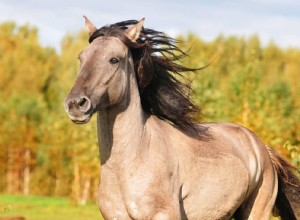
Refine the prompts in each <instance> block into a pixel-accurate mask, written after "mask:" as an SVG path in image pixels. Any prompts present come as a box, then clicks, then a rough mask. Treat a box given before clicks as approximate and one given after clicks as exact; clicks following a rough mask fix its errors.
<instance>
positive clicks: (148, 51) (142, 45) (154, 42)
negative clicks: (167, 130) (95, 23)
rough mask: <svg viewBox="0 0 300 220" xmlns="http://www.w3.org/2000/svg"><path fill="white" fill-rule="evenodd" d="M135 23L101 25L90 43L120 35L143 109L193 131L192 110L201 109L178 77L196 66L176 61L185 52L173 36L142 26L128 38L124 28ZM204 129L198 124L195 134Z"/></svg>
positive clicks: (187, 86) (181, 127)
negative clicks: (127, 52) (130, 57)
mask: <svg viewBox="0 0 300 220" xmlns="http://www.w3.org/2000/svg"><path fill="white" fill-rule="evenodd" d="M134 24H137V21H136V20H128V21H123V22H118V23H115V24H112V25H110V26H104V27H101V28H100V29H98V30H97V31H95V32H94V33H93V35H92V36H90V38H89V42H90V43H91V42H92V41H93V40H94V39H95V38H97V37H100V36H114V37H117V38H119V39H120V40H121V41H122V42H123V43H124V44H125V45H126V46H127V47H128V48H129V49H130V51H131V54H132V57H133V61H134V67H135V71H136V77H137V81H138V87H139V92H140V96H141V103H142V107H143V109H144V111H145V112H147V113H149V114H153V115H156V116H157V117H159V118H160V119H162V120H165V121H167V122H169V123H171V124H174V125H175V126H178V127H179V128H180V129H182V130H186V129H188V130H191V128H192V130H194V131H196V129H195V124H194V123H195V122H196V119H195V113H199V112H200V109H199V108H198V106H197V105H195V104H194V103H193V102H192V100H191V99H190V94H191V87H190V84H188V83H183V81H179V80H178V77H177V76H180V77H182V78H184V75H182V74H181V73H182V72H188V71H197V70H199V69H193V68H188V67H185V66H182V65H179V64H178V62H177V63H175V61H179V60H181V59H182V58H183V57H185V56H186V55H187V54H186V53H184V52H183V51H182V50H181V49H180V48H178V47H177V46H176V44H177V43H178V41H177V40H176V39H173V38H171V37H169V36H167V35H166V34H164V33H163V32H159V31H155V30H152V29H147V28H143V29H142V31H141V34H140V37H139V38H138V39H137V41H136V42H132V41H131V40H129V39H128V38H127V37H126V36H125V34H124V30H126V29H127V28H128V27H129V26H131V25H134ZM203 131H204V128H202V127H201V126H200V125H197V133H198V134H197V135H196V136H198V135H200V134H199V133H202V132H203Z"/></svg>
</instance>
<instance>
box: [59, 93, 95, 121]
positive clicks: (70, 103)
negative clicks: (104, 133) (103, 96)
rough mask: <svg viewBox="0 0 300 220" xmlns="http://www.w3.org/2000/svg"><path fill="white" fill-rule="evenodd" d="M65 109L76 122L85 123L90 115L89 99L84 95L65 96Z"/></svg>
mask: <svg viewBox="0 0 300 220" xmlns="http://www.w3.org/2000/svg"><path fill="white" fill-rule="evenodd" d="M65 110H66V112H67V113H68V115H69V117H70V118H71V120H72V121H73V122H75V123H78V124H83V123H87V122H88V121H89V120H90V118H91V116H92V105H91V101H90V99H89V98H88V97H86V96H80V97H77V98H67V99H66V100H65Z"/></svg>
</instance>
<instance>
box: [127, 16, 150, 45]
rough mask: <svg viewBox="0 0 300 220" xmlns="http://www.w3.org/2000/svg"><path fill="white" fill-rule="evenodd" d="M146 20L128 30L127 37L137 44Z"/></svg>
mask: <svg viewBox="0 0 300 220" xmlns="http://www.w3.org/2000/svg"><path fill="white" fill-rule="evenodd" d="M144 21H145V18H143V19H142V20H140V21H139V22H138V23H137V24H135V25H133V26H131V27H130V28H128V29H126V30H125V31H124V32H125V35H126V36H127V37H128V38H129V39H130V40H131V41H133V42H136V40H137V39H138V38H139V36H140V33H141V30H142V28H143V25H144Z"/></svg>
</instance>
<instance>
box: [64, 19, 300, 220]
mask: <svg viewBox="0 0 300 220" xmlns="http://www.w3.org/2000/svg"><path fill="white" fill-rule="evenodd" d="M84 19H85V24H86V27H87V31H88V34H89V43H90V44H89V46H88V47H87V48H85V49H84V50H82V52H80V54H79V56H78V58H79V60H80V69H79V73H78V76H77V79H76V81H75V83H74V85H73V87H72V88H71V90H70V92H69V94H68V95H67V97H66V99H65V103H64V105H65V110H66V112H67V114H68V116H69V117H70V119H71V120H72V121H73V122H74V123H77V124H83V123H88V122H89V121H90V119H91V117H92V115H93V114H94V113H97V116H98V117H97V133H98V142H99V150H100V160H101V172H100V173H101V174H100V177H101V181H100V186H99V193H98V206H99V209H100V212H101V213H102V215H103V217H104V218H105V219H121V220H123V219H135V220H139V219H143V220H145V219H154V220H167V219H170V220H174V219H196V220H199V219H204V220H216V219H232V218H234V219H243V220H244V219H252V220H267V219H269V218H270V216H271V215H272V213H273V214H275V215H277V216H280V217H281V219H284V220H287V219H288V220H293V219H300V206H299V202H300V188H299V185H300V181H299V179H298V177H297V174H296V173H295V168H294V167H293V166H292V165H290V164H289V163H288V162H287V161H285V160H284V159H283V158H282V157H280V156H279V155H278V154H277V153H276V152H275V151H274V150H273V149H271V148H270V147H268V146H266V145H265V144H264V143H262V141H261V140H260V139H259V138H258V137H257V136H256V135H255V134H254V133H253V132H252V131H250V130H248V129H247V128H245V127H242V126H239V125H235V124H232V123H221V122H219V123H217V122H214V123H213V122H211V123H197V122H196V120H195V113H196V112H197V111H199V108H198V106H197V105H195V104H194V103H193V102H192V101H191V97H190V91H191V88H190V84H189V83H185V81H184V80H180V78H179V76H184V73H185V72H196V71H198V70H199V69H193V68H188V67H185V66H184V65H181V64H180V62H178V61H180V60H181V58H182V57H184V56H185V55H186V53H185V52H183V51H182V50H181V49H180V48H179V47H178V46H177V45H178V44H177V42H176V40H175V39H174V38H171V37H169V36H167V35H166V34H164V33H163V32H160V31H156V30H153V29H149V28H144V19H142V20H140V21H136V20H127V21H123V22H118V23H115V24H112V25H106V26H103V27H102V28H99V29H97V28H96V26H95V25H94V24H92V22H91V21H90V20H89V19H88V18H87V17H85V16H84Z"/></svg>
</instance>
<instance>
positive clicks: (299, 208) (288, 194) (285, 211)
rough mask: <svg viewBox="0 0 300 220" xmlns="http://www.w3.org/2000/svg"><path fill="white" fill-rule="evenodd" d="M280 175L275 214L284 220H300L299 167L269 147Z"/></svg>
mask: <svg viewBox="0 0 300 220" xmlns="http://www.w3.org/2000/svg"><path fill="white" fill-rule="evenodd" d="M268 150H269V154H270V157H271V159H272V162H273V165H274V167H275V169H276V171H277V175H278V194H277V198H276V202H275V207H274V210H273V214H274V215H275V216H279V217H280V219H282V220H300V179H299V178H298V177H297V176H296V172H297V169H296V168H295V167H293V166H292V165H291V164H289V163H288V162H287V161H286V160H284V159H283V158H282V157H281V156H279V155H278V153H276V152H275V151H274V150H273V149H271V148H268Z"/></svg>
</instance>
